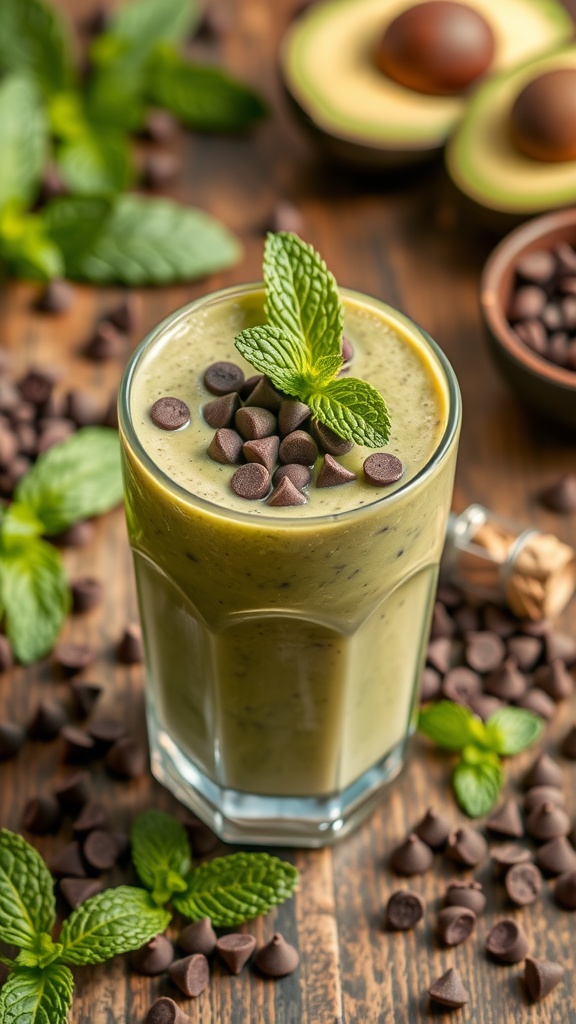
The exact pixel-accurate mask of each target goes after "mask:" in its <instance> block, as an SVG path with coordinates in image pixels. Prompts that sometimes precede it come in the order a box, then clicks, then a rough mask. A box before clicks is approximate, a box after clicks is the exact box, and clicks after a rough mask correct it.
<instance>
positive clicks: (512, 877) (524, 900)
mask: <svg viewBox="0 0 576 1024" xmlns="http://www.w3.org/2000/svg"><path fill="white" fill-rule="evenodd" d="M504 888H505V889H506V892H507V893H508V896H509V898H510V900H511V901H512V903H515V904H516V905H517V906H519V907H526V906H528V905H529V904H531V903H535V902H536V900H537V899H538V897H539V895H540V893H541V892H542V875H541V874H540V871H539V869H538V868H537V867H536V865H535V864H532V863H531V862H527V863H526V864H513V865H512V867H510V868H508V871H507V872H506V876H505V878H504Z"/></svg>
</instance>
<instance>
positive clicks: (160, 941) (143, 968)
mask: <svg viewBox="0 0 576 1024" xmlns="http://www.w3.org/2000/svg"><path fill="white" fill-rule="evenodd" d="M173 960H174V946H173V945H172V943H171V942H170V940H169V939H167V938H166V936H165V935H155V936H154V938H153V939H150V940H149V942H145V943H144V945H143V946H140V948H139V949H135V950H134V951H133V952H132V953H130V967H131V968H132V970H133V971H136V972H137V973H138V974H144V975H146V976H147V977H149V978H153V977H155V976H156V975H157V974H163V973H164V971H167V970H168V968H169V967H170V965H171V964H172V962H173Z"/></svg>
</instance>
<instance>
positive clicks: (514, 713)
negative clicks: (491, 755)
mask: <svg viewBox="0 0 576 1024" xmlns="http://www.w3.org/2000/svg"><path fill="white" fill-rule="evenodd" d="M543 728H544V723H543V721H542V719H541V718H540V716H539V715H535V714H534V713H533V712H532V711H527V710H526V709H524V708H500V710H499V711H495V712H494V714H493V715H490V718H489V719H488V721H487V722H486V733H487V738H488V742H489V744H490V749H491V750H493V751H495V753H496V754H500V755H501V756H502V757H510V756H512V755H513V754H520V753H521V751H523V750H525V749H526V747H529V746H530V744H531V743H535V742H536V740H537V739H538V738H539V737H540V736H541V735H542V730H543Z"/></svg>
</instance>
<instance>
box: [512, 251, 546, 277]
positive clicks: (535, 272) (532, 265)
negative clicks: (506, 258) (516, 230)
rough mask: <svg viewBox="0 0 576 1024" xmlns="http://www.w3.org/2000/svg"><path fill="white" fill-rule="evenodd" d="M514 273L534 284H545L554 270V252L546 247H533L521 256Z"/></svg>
mask: <svg viewBox="0 0 576 1024" xmlns="http://www.w3.org/2000/svg"><path fill="white" fill-rule="evenodd" d="M515 269H516V273H517V274H518V275H519V276H520V277H523V278H524V280H525V281H531V282H533V283H534V284H546V283H547V282H548V281H550V280H552V278H553V276H554V271H555V270H556V259H555V257H554V253H552V252H550V251H549V250H548V249H535V250H534V252H529V253H527V254H526V255H525V256H522V258H521V259H519V260H518V263H517V264H516V267H515Z"/></svg>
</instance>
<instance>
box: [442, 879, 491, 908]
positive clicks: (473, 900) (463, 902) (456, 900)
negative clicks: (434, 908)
mask: <svg viewBox="0 0 576 1024" xmlns="http://www.w3.org/2000/svg"><path fill="white" fill-rule="evenodd" d="M444 906H446V907H468V909H469V910H473V911H474V913H475V914H476V917H478V916H479V915H480V914H481V913H482V912H483V910H484V908H485V906H486V897H485V895H484V892H483V891H482V886H481V884H480V882H475V881H470V882H468V881H454V882H450V884H449V885H448V888H447V889H446V892H445V893H444Z"/></svg>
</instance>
